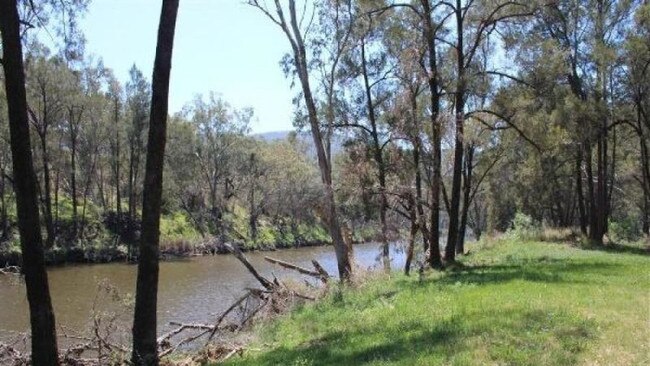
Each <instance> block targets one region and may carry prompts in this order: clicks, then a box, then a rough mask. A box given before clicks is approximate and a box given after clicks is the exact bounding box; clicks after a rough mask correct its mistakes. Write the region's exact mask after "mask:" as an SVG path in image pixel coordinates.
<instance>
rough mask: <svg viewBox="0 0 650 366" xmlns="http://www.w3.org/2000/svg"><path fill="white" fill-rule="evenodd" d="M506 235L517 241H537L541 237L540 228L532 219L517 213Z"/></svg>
mask: <svg viewBox="0 0 650 366" xmlns="http://www.w3.org/2000/svg"><path fill="white" fill-rule="evenodd" d="M506 235H507V236H508V237H510V238H512V239H517V240H537V239H539V238H540V237H541V235H542V227H541V225H540V224H539V223H536V222H535V220H533V218H532V217H530V216H528V215H526V214H524V213H521V212H517V213H516V214H515V217H514V219H513V220H512V227H511V228H510V229H509V230H508V232H507V233H506Z"/></svg>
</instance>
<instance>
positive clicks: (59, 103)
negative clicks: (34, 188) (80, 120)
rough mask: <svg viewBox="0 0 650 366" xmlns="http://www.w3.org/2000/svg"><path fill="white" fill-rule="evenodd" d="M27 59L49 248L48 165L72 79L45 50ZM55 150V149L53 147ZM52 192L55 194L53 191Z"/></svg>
mask: <svg viewBox="0 0 650 366" xmlns="http://www.w3.org/2000/svg"><path fill="white" fill-rule="evenodd" d="M36 52H39V53H40V54H36V55H33V56H31V57H30V58H28V63H27V69H26V72H27V92H28V102H29V107H28V108H29V110H28V111H29V116H30V122H31V124H32V126H33V127H34V131H35V133H36V135H37V139H38V142H39V144H38V146H39V148H40V151H38V153H39V154H40V158H41V169H42V170H41V171H42V179H41V186H42V190H41V192H42V202H43V219H44V221H45V229H46V232H47V238H46V246H47V247H51V246H52V245H53V244H54V242H55V240H56V229H55V222H54V215H53V205H52V168H53V166H52V164H53V161H54V160H57V159H55V157H57V156H58V155H56V153H55V154H53V153H52V151H51V150H52V148H53V146H52V145H53V143H54V141H56V138H52V137H53V136H52V135H53V134H60V133H61V131H62V130H63V129H65V125H66V121H68V117H67V116H66V113H67V112H66V107H67V105H68V101H69V100H70V95H71V94H73V93H74V77H73V75H72V73H71V71H70V69H69V68H68V67H67V65H66V64H65V62H64V61H63V60H62V59H60V58H58V57H52V58H50V57H48V56H47V53H48V51H47V50H41V51H36ZM54 148H55V149H56V146H54ZM56 163H58V164H57V166H56V167H55V169H57V171H60V170H61V168H62V166H61V165H62V164H61V162H60V161H56ZM55 193H56V192H55Z"/></svg>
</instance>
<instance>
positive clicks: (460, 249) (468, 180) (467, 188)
mask: <svg viewBox="0 0 650 366" xmlns="http://www.w3.org/2000/svg"><path fill="white" fill-rule="evenodd" d="M474 151H475V148H474V145H470V146H468V147H467V158H466V160H465V175H464V178H463V208H462V210H461V214H460V227H459V228H458V242H457V243H456V254H464V253H465V233H466V232H467V216H468V214H469V205H470V204H471V203H472V202H471V191H472V171H473V168H474V166H473V164H474V162H473V160H474Z"/></svg>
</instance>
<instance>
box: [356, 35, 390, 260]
mask: <svg viewBox="0 0 650 366" xmlns="http://www.w3.org/2000/svg"><path fill="white" fill-rule="evenodd" d="M361 70H362V75H363V84H364V88H365V94H366V106H367V108H368V120H369V122H370V133H371V135H372V136H371V138H372V142H373V146H372V152H373V158H374V160H375V163H376V164H377V171H378V178H379V198H380V202H379V222H380V225H381V253H382V254H381V256H382V260H383V262H384V269H385V270H386V271H390V258H389V255H390V252H389V248H390V247H389V245H388V224H387V222H386V213H387V211H388V199H387V197H386V164H384V157H383V154H382V149H381V144H380V142H379V133H378V131H377V119H376V117H375V106H374V104H373V101H372V91H371V85H370V80H369V79H368V68H367V63H366V45H365V42H364V40H363V39H362V40H361Z"/></svg>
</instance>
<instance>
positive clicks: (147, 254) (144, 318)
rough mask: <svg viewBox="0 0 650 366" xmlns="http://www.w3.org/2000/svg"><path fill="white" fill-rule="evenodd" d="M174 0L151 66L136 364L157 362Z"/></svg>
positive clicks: (167, 4)
mask: <svg viewBox="0 0 650 366" xmlns="http://www.w3.org/2000/svg"><path fill="white" fill-rule="evenodd" d="M177 12H178V0H163V2H162V10H161V14H160V23H159V26H158V43H157V45H156V58H155V62H154V68H153V78H152V84H151V88H152V96H151V115H150V122H149V142H148V144H147V163H146V167H145V189H144V195H143V199H142V237H141V239H140V256H139V261H138V279H137V288H136V296H135V312H134V317H133V354H132V357H131V361H132V362H133V363H134V364H136V365H157V364H158V361H159V360H158V344H157V341H156V329H157V328H156V320H157V317H156V311H157V296H158V254H159V239H160V206H161V201H162V183H163V164H164V156H165V142H166V134H167V109H168V98H169V75H170V73H171V66H172V50H173V47H174V31H175V28H176V14H177Z"/></svg>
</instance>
